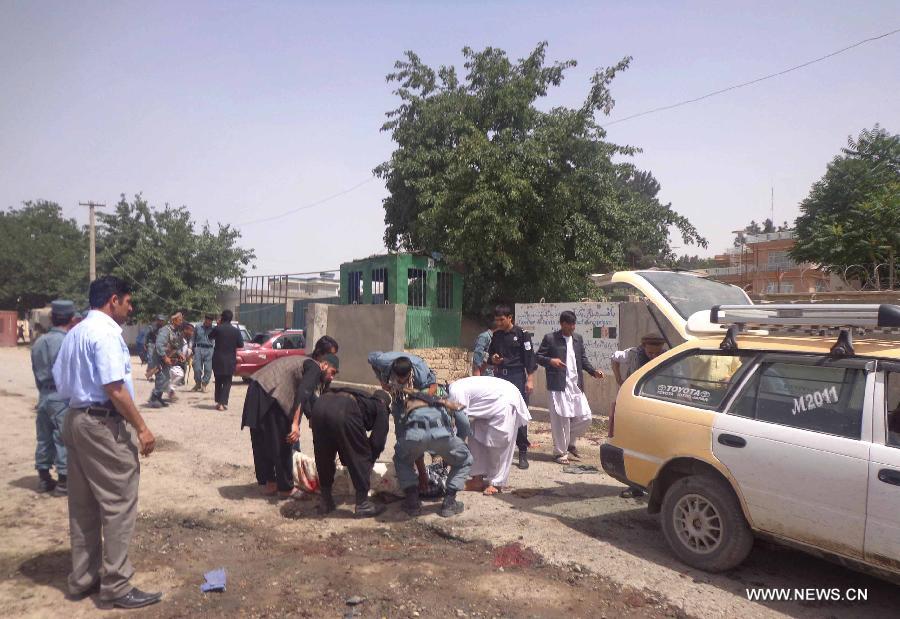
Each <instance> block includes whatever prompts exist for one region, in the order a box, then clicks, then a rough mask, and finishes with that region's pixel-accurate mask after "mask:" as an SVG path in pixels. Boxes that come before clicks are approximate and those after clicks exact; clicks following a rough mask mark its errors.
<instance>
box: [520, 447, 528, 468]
mask: <svg viewBox="0 0 900 619" xmlns="http://www.w3.org/2000/svg"><path fill="white" fill-rule="evenodd" d="M519 468H520V469H522V470H523V471H524V470H525V469H527V468H528V452H527V451H520V452H519Z"/></svg>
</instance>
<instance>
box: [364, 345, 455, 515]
mask: <svg viewBox="0 0 900 619" xmlns="http://www.w3.org/2000/svg"><path fill="white" fill-rule="evenodd" d="M369 364H370V365H371V366H372V369H373V370H375V374H376V376H378V378H379V380H380V381H381V384H382V387H383V388H384V389H385V390H386V391H388V392H389V393H390V394H391V397H392V399H393V403H392V407H391V412H392V414H393V417H394V430H395V433H396V434H397V444H396V446H395V447H394V468H395V470H396V473H397V482H398V484H399V485H400V488H401V489H402V490H403V494H404V495H405V498H404V500H403V509H404V511H406V513H407V514H409V515H410V516H418V515H419V514H420V513H421V512H422V503H421V501H420V500H419V482H420V478H421V470H422V469H421V468H420V471H419V474H418V475H417V473H416V467H421V466H422V459H423V457H424V455H425V454H426V453H431V454H436V455H438V456H440V457H441V458H442V459H443V461H444V463H445V464H448V465H450V472H449V474H448V477H447V493H446V495H444V501H443V503H442V504H441V509H440V511H439V512H438V514H439V515H440V516H442V517H444V518H449V517H450V516H453V515H455V514H459V513H461V512H462V511H463V508H464V507H463V503H462V502H461V501H457V500H456V493H457V492H459V491H460V490H462V489H463V488H464V487H465V485H466V480H467V479H468V477H469V469H471V468H472V454H471V453H469V447H468V446H467V445H466V443H465V438H466V437H467V436H468V435H469V433H470V430H469V420H468V417H466V415H465V413H464V412H462V411H461V410H458V409H451V408H450V407H449V405H448V403H446V402H445V401H442V400H440V399H439V398H437V397H434V394H435V393H437V392H438V388H437V379H436V378H435V375H434V372H433V371H432V370H431V369H430V368H429V367H428V365H427V364H426V363H425V361H424V360H423V359H421V358H420V357H417V356H415V355H410V354H408V353H398V352H389V353H381V352H377V353H371V354H370V355H369ZM416 392H418V393H416ZM454 426H455V427H454Z"/></svg>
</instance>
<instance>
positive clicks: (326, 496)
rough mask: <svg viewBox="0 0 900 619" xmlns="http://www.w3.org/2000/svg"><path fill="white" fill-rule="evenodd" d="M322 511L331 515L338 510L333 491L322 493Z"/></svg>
mask: <svg viewBox="0 0 900 619" xmlns="http://www.w3.org/2000/svg"><path fill="white" fill-rule="evenodd" d="M321 509H322V513H323V514H330V513H331V512H333V511H334V510H336V509H337V505H335V504H334V497H333V496H331V491H325V490H323V491H322V502H321Z"/></svg>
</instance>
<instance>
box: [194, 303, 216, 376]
mask: <svg viewBox="0 0 900 619" xmlns="http://www.w3.org/2000/svg"><path fill="white" fill-rule="evenodd" d="M214 319H215V316H213V315H212V314H206V316H204V318H203V322H202V323H200V324H199V325H197V328H196V329H194V389H193V391H204V392H205V391H206V386H207V385H208V384H209V380H210V379H211V378H212V357H213V342H212V340H210V339H209V334H210V333H211V332H212V330H213V320H214Z"/></svg>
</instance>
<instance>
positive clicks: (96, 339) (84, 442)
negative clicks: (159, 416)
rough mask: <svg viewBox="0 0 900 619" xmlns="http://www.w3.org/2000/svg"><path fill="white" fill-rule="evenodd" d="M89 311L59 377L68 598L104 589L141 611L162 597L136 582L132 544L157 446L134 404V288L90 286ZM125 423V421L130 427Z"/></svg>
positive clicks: (113, 282)
mask: <svg viewBox="0 0 900 619" xmlns="http://www.w3.org/2000/svg"><path fill="white" fill-rule="evenodd" d="M89 297H90V303H91V311H90V313H89V314H88V315H87V318H85V319H84V320H83V321H81V322H80V323H79V324H78V325H76V326H75V327H74V328H73V329H72V330H71V331H69V333H68V334H67V335H66V337H65V339H64V340H63V343H62V347H61V348H60V351H59V355H58V356H57V358H56V363H54V365H53V379H54V382H55V384H56V390H57V392H58V393H59V395H60V396H61V397H63V398H65V399H66V400H68V401H69V410H68V411H67V412H66V417H65V422H64V425H63V441H64V442H65V445H66V449H67V451H68V467H69V477H68V486H69V488H68V490H69V494H68V497H69V538H70V542H71V546H72V572H71V573H70V574H69V598H70V599H72V600H78V599H83V598H85V597H87V596H89V595H91V594H92V593H95V592H97V591H99V592H100V600H101V601H102V602H104V603H106V604H109V605H112V606H113V607H117V608H126V609H129V608H141V607H143V606H148V605H150V604H155V603H156V602H158V601H159V600H160V599H162V594H161V593H145V592H143V591H141V590H140V589H138V588H137V587H134V586H132V585H131V583H130V581H131V577H132V575H133V574H134V567H132V565H131V561H130V560H129V559H128V546H129V544H130V543H131V536H132V533H133V532H134V523H135V520H136V519H137V504H138V482H139V479H140V470H141V468H140V463H139V461H138V448H137V446H135V444H134V442H133V441H132V440H131V431H130V430H129V426H131V427H132V428H134V429H135V430H136V431H137V438H138V442H139V443H140V453H141V454H142V455H144V456H149V455H150V453H151V452H152V451H153V448H154V446H155V445H156V439H155V438H154V437H153V433H152V432H150V429H149V428H148V427H147V424H146V423H144V419H143V418H142V417H141V414H140V412H139V411H138V409H137V406H136V405H135V403H134V384H133V382H132V375H131V357H130V355H129V352H128V346H127V345H126V344H125V340H124V339H122V327H121V326H119V325H121V324H122V323H124V322H125V320H126V319H127V318H128V315H129V314H130V313H131V289H130V288H129V286H128V284H126V283H125V282H123V281H122V280H120V279H119V278H117V277H112V276H107V277H101V278H99V279H97V280H95V281H93V282H91V288H90V293H89ZM126 422H127V423H126Z"/></svg>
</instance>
